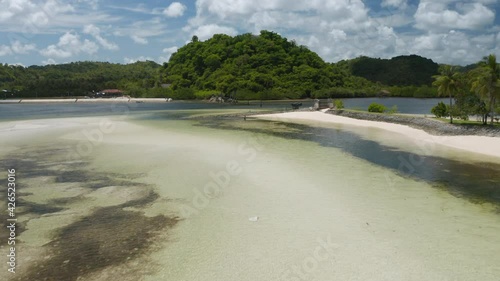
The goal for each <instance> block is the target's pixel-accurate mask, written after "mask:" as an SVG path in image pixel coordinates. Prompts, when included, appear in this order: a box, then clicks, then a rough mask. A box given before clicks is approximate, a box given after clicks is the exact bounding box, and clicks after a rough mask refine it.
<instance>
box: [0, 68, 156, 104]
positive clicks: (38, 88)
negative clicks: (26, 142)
mask: <svg viewBox="0 0 500 281" xmlns="http://www.w3.org/2000/svg"><path fill="white" fill-rule="evenodd" d="M160 67H161V65H159V64H157V63H155V62H152V61H146V62H136V63H132V64H125V65H123V64H116V63H108V62H91V61H84V62H72V63H66V64H55V65H45V66H37V65H33V66H29V67H24V66H19V65H7V64H0V90H2V92H1V93H0V94H1V95H0V98H6V97H11V98H12V97H16V98H19V97H22V98H27V97H64V96H86V95H91V94H92V93H93V92H96V91H99V90H103V89H115V88H118V89H122V90H125V91H126V92H129V93H130V94H132V95H134V96H142V95H147V93H148V92H149V89H153V88H155V87H158V83H159V81H160V79H159V77H158V75H159V69H160Z"/></svg>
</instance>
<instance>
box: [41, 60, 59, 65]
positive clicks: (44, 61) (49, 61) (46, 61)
mask: <svg viewBox="0 0 500 281" xmlns="http://www.w3.org/2000/svg"><path fill="white" fill-rule="evenodd" d="M56 63H57V62H56V61H55V60H54V59H47V60H43V61H42V64H43V65H48V64H56Z"/></svg>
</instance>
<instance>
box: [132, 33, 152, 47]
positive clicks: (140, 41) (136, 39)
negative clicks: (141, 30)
mask: <svg viewBox="0 0 500 281" xmlns="http://www.w3.org/2000/svg"><path fill="white" fill-rule="evenodd" d="M130 38H132V40H134V42H135V43H137V44H143V45H145V44H147V43H148V40H147V39H146V38H143V37H140V36H138V35H132V36H130Z"/></svg>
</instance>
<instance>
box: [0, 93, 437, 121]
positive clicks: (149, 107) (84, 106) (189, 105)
mask: <svg viewBox="0 0 500 281" xmlns="http://www.w3.org/2000/svg"><path fill="white" fill-rule="evenodd" d="M343 101H344V105H345V107H346V108H350V109H362V110H367V109H368V105H370V103H372V102H378V103H381V104H384V105H385V106H387V107H388V108H390V107H392V106H393V105H396V106H397V107H398V111H399V112H401V113H409V114H430V111H431V108H432V107H433V106H435V105H436V104H437V103H438V102H440V101H444V102H446V99H416V98H355V99H354V98H353V99H343ZM0 102H1V101H0ZM291 103H292V102H291V101H265V102H263V103H262V107H260V102H259V101H251V102H249V104H247V103H246V102H244V101H242V102H240V103H239V104H223V105H221V104H213V103H200V102H173V103H159V102H154V103H148V102H145V103H125V102H115V103H64V104H59V103H46V104H39V103H37V104H29V103H20V104H1V103H0V120H19V119H32V118H59V117H78V116H102V115H122V114H123V113H127V114H133V113H141V112H151V111H158V110H160V111H176V110H197V109H198V110H199V109H205V110H210V109H212V110H213V109H241V110H260V109H261V108H262V109H272V110H276V109H278V110H281V109H283V110H285V109H288V110H289V109H291V105H290V104H291ZM302 104H303V107H304V108H307V107H311V106H313V104H314V101H313V100H309V101H302Z"/></svg>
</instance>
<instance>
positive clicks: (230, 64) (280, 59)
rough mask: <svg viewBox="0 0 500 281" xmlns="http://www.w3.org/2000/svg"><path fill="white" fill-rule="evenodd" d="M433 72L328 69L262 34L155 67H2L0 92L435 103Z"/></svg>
mask: <svg viewBox="0 0 500 281" xmlns="http://www.w3.org/2000/svg"><path fill="white" fill-rule="evenodd" d="M436 67H437V64H435V63H433V62H432V61H431V60H429V59H425V58H422V57H419V56H415V55H412V56H400V57H397V58H393V59H390V60H384V59H372V58H367V57H361V58H358V59H353V60H343V61H340V62H337V63H327V62H325V61H324V60H323V59H322V58H321V57H319V56H318V55H317V54H316V53H315V52H313V51H311V50H309V49H308V48H307V47H305V46H301V45H298V44H297V43H296V42H295V41H293V40H288V39H286V38H284V37H282V36H280V35H279V34H277V33H274V32H271V31H261V32H260V34H259V35H254V34H242V35H237V36H228V35H223V34H217V35H214V36H213V37H212V38H211V39H208V40H206V41H200V40H198V38H197V37H196V36H193V38H192V40H191V42H189V43H188V44H186V45H185V46H183V47H182V48H180V49H179V50H178V51H177V52H176V53H174V54H173V55H172V57H171V58H170V61H169V62H168V63H164V64H162V65H160V64H157V63H155V62H152V61H146V62H137V63H133V64H116V63H108V62H90V61H85V62H72V63H66V64H58V65H45V66H29V67H24V66H17V65H7V64H3V65H2V64H0V90H2V91H3V96H4V98H5V97H24V98H26V97H61V96H84V95H89V94H92V93H93V92H96V91H99V90H102V89H113V88H118V89H120V90H124V91H125V92H126V93H127V94H128V95H130V96H133V97H171V98H174V99H206V98H209V97H212V96H214V95H215V96H222V97H232V98H233V99H240V100H241V99H297V98H329V97H332V98H348V97H371V96H398V97H436V96H437V91H436V89H435V88H433V87H431V85H430V81H431V77H432V75H435V74H437V72H436V71H437V70H436V69H437V68H436ZM435 70H436V71H435ZM434 72H435V73H434ZM394 77H396V78H394Z"/></svg>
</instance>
